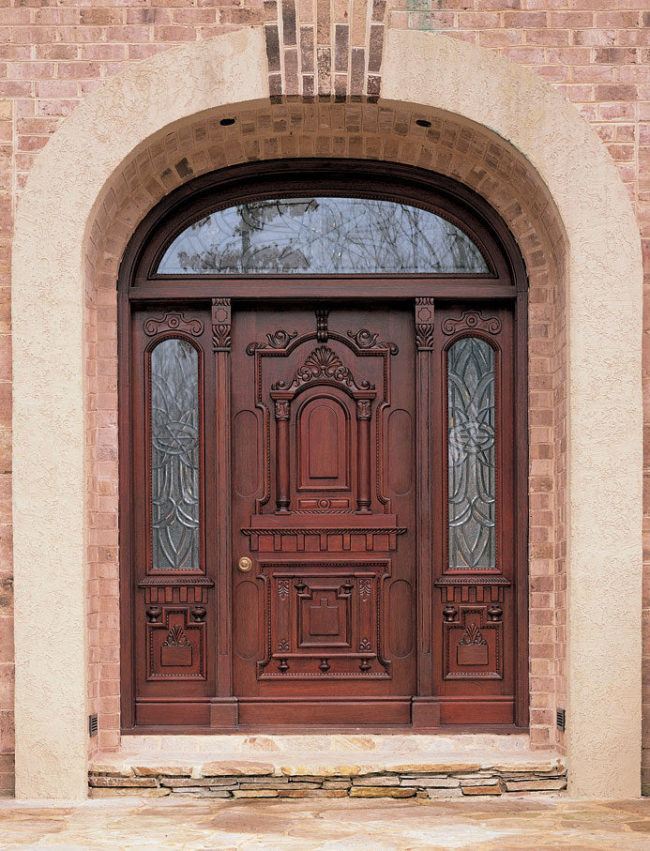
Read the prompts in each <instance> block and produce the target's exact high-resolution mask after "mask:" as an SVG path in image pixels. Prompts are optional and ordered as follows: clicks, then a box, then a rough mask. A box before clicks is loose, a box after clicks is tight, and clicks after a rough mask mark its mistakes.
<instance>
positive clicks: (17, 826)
mask: <svg viewBox="0 0 650 851" xmlns="http://www.w3.org/2000/svg"><path fill="white" fill-rule="evenodd" d="M370 846H372V847H373V848H375V849H410V848H430V849H437V848H440V849H455V848H470V847H471V848H472V849H473V851H476V849H486V850H487V849H494V851H496V849H503V848H529V849H537V848H570V849H572V850H573V849H584V848H608V849H613V848H616V849H619V848H638V849H649V848H650V800H645V799H643V800H633V801H617V802H610V801H606V802H605V801H599V802H594V801H575V800H570V799H568V798H566V797H562V798H559V797H556V796H551V795H548V797H545V798H543V799H540V798H535V799H534V800H532V799H531V798H526V797H523V796H521V797H513V796H510V797H508V799H507V800H503V799H487V800H486V799H480V800H477V799H476V798H473V799H472V800H458V801H444V802H443V801H428V800H414V799H410V800H407V801H400V800H389V801H385V800H384V801H375V800H350V799H344V800H338V799H333V800H314V801H280V800H259V799H257V800H249V801H241V802H232V801H230V802H227V801H220V800H206V799H203V800H196V801H186V800H183V801H182V802H181V801H178V800H175V799H171V800H170V799H169V798H165V799H160V800H156V799H151V798H148V799H147V798H138V797H135V796H129V797H127V798H119V799H116V798H114V799H103V800H92V801H85V802H83V803H78V804H62V803H59V802H53V803H43V802H37V803H35V802H16V801H13V800H9V799H7V800H3V801H0V847H2V848H8V849H11V848H25V847H35V848H67V849H87V848H110V849H120V848H128V849H145V848H146V849H150V848H157V849H158V848H160V849H163V848H183V849H220V848H233V849H275V848H288V849H293V848H295V849H301V851H308V849H344V851H347V849H351V851H354V849H361V848H363V849H366V851H367V849H368V847H370Z"/></svg>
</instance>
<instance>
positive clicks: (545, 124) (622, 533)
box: [383, 31, 643, 797]
mask: <svg viewBox="0 0 650 851" xmlns="http://www.w3.org/2000/svg"><path fill="white" fill-rule="evenodd" d="M433 69H435V71H434V70H433ZM383 74H384V77H383V79H384V84H383V94H384V95H385V97H386V98H395V99H396V100H397V99H400V100H407V101H415V102H420V103H426V104H433V105H435V106H437V107H439V108H441V109H445V110H448V111H450V112H459V113H460V114H462V115H464V116H466V117H467V118H470V119H472V120H473V121H476V122H478V123H480V124H483V125H485V126H487V127H489V128H490V129H492V130H494V131H495V132H496V133H498V134H499V135H500V136H502V137H503V138H505V139H506V140H507V141H509V142H510V143H511V144H512V145H514V147H515V148H517V149H518V150H519V151H520V152H521V153H523V154H524V156H525V157H526V158H527V159H528V161H529V162H530V164H531V167H532V168H534V169H535V170H536V171H537V172H538V174H539V175H540V177H541V178H542V180H543V181H544V182H545V184H546V186H547V188H548V189H549V192H550V195H551V197H552V198H553V200H554V202H555V205H556V206H557V209H558V212H559V214H560V217H561V219H562V222H563V225H564V228H565V231H566V241H567V248H568V253H567V263H568V269H567V276H568V293H567V310H568V317H567V323H568V335H569V337H568V382H569V386H568V400H569V435H568V437H569V439H568V446H567V461H568V471H567V472H568V518H567V520H568V553H567V556H568V558H567V564H568V583H569V585H568V607H569V613H568V654H569V659H568V687H569V705H568V707H567V709H568V717H567V722H568V731H567V732H568V735H567V744H568V761H569V766H570V770H569V777H570V789H571V791H572V792H573V793H574V794H576V795H587V796H593V797H614V796H616V795H619V796H621V797H624V796H626V795H638V794H639V783H640V780H639V776H640V753H641V675H640V671H641V566H642V560H641V506H642V502H641V499H642V491H641V471H642V431H641V429H642V419H641V410H642V399H641V313H642V303H641V298H642V293H641V286H642V280H643V274H642V266H641V247H640V239H639V233H638V228H637V225H636V222H635V219H634V214H633V210H632V206H631V204H630V202H629V200H628V197H627V194H626V190H625V188H624V186H623V183H622V182H621V180H620V179H619V176H618V173H617V171H616V168H615V166H614V163H613V161H612V160H611V158H610V157H609V155H608V153H607V152H606V150H605V148H604V147H603V145H602V144H601V142H600V140H599V139H598V137H597V136H596V134H595V133H594V131H593V130H592V129H591V128H590V127H589V125H588V124H587V122H586V121H584V120H583V119H582V118H581V117H580V115H579V113H578V112H577V110H576V109H575V107H573V106H572V105H571V104H570V103H569V102H568V101H566V100H564V99H563V98H562V97H561V96H560V95H559V94H558V93H557V92H556V91H555V90H554V89H553V88H551V86H549V85H547V84H545V83H544V82H542V81H541V80H540V79H539V78H538V77H537V76H535V75H534V74H533V73H531V72H530V71H528V70H527V69H524V68H522V67H520V66H515V65H513V64H511V63H509V62H507V61H506V60H504V59H501V58H499V57H497V56H495V55H494V54H492V53H489V52H487V51H481V50H478V49H477V48H475V47H474V46H472V45H469V44H466V43H464V42H461V41H457V40H453V39H448V38H445V37H443V36H434V35H430V34H427V33H412V32H400V31H391V32H389V34H388V42H387V49H386V54H385V58H384V65H383Z"/></svg>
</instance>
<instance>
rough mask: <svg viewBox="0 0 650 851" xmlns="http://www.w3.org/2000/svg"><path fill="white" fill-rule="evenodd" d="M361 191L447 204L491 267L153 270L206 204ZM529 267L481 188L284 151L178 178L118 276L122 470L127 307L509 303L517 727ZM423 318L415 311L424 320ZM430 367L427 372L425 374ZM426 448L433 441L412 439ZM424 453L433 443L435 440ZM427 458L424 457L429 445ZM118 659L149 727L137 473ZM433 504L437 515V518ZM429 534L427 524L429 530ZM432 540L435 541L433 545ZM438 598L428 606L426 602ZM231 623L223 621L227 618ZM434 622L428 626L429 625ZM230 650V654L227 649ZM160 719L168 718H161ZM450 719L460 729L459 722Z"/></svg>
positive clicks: (125, 488)
mask: <svg viewBox="0 0 650 851" xmlns="http://www.w3.org/2000/svg"><path fill="white" fill-rule="evenodd" d="M319 190H320V192H321V194H334V195H335V194H340V195H348V196H351V195H357V196H359V197H376V198H382V199H389V200H398V201H402V202H408V203H412V204H415V205H416V206H421V207H423V208H425V209H429V210H432V211H433V212H437V213H439V214H440V213H442V214H444V216H445V217H446V218H447V219H450V220H451V221H452V222H453V223H454V224H456V225H458V226H459V227H461V229H463V230H465V231H466V232H468V233H469V235H470V236H471V238H472V239H473V240H474V241H475V242H476V243H477V244H478V245H479V246H480V247H481V249H482V251H483V253H484V255H485V256H486V259H487V260H488V264H489V266H490V268H491V273H490V274H488V275H458V274H453V275H449V274H434V275H422V274H417V275H409V276H405V275H382V276H378V275H375V276H369V275H337V276H333V275H329V276H325V275H305V276H300V277H299V278H298V276H293V277H291V276H286V275H284V276H283V275H246V276H244V275H228V276H217V275H212V276H209V275H202V276H197V277H196V278H195V279H192V278H191V276H189V275H183V276H176V278H174V276H168V275H166V276H159V275H156V274H155V273H153V272H152V269H153V268H154V267H155V264H156V263H157V261H158V259H159V257H160V253H161V251H162V249H163V247H164V246H165V245H166V244H167V243H168V241H169V240H170V238H171V237H172V236H173V235H175V234H177V233H178V232H179V231H180V230H182V229H183V228H184V227H186V226H187V225H188V224H189V223H190V222H191V221H193V220H196V219H198V218H200V217H201V215H202V214H205V213H206V212H207V211H208V210H214V209H215V208H218V207H219V206H222V207H223V206H228V205H230V204H232V203H233V202H234V201H242V200H254V199H258V198H260V197H268V196H269V195H275V196H281V195H283V194H284V195H285V196H286V195H289V194H300V193H302V194H307V193H313V194H316V193H317V192H318V191H319ZM527 286H528V282H527V275H526V271H525V266H524V262H523V259H522V256H521V253H520V251H519V249H518V246H517V245H516V242H515V240H514V238H513V236H512V235H511V233H510V231H509V230H508V228H507V226H506V225H505V223H504V222H503V220H502V219H501V218H500V217H499V216H498V214H497V213H496V212H495V211H494V210H493V209H492V208H491V207H490V206H489V205H488V204H487V203H486V202H485V201H484V200H483V199H482V198H480V196H478V195H476V194H475V193H474V192H473V191H471V190H470V189H468V188H467V187H465V186H463V185H462V184H459V183H456V182H455V181H453V180H451V179H449V178H446V177H443V176H442V175H438V174H435V173H433V172H429V171H425V170H423V169H418V168H414V167H407V166H403V165H399V164H392V163H384V162H374V161H366V160H359V161H357V160H315V159H308V160H279V161H269V162H264V163H255V164H245V165H241V166H234V167H232V168H228V169H224V170H222V171H218V172H214V173H211V174H208V175H204V176H202V177H199V178H196V179H195V180H193V181H190V182H189V183H187V184H185V185H183V186H182V187H179V188H178V189H177V190H175V191H174V192H172V193H170V195H169V196H167V197H166V198H165V199H163V200H162V201H161V202H160V203H159V204H158V205H156V207H155V208H154V209H153V210H151V211H150V213H149V214H148V215H147V216H146V217H145V219H144V220H143V221H142V222H141V223H140V225H139V226H138V227H137V228H136V230H135V233H134V235H133V237H132V239H131V241H130V242H129V245H128V247H127V250H126V252H125V255H124V258H123V261H122V264H121V266H120V271H119V276H118V406H119V408H118V428H119V447H120V450H119V466H120V471H128V470H129V469H130V466H131V459H132V435H131V427H130V423H131V421H132V419H131V417H132V411H131V389H130V381H131V369H132V364H131V357H130V353H131V314H132V309H133V307H134V306H144V305H150V306H151V307H154V306H162V305H163V304H164V303H165V302H173V303H175V304H183V303H185V304H188V305H189V304H190V303H202V304H204V305H207V304H210V303H212V304H213V305H214V303H215V300H222V299H226V300H228V308H229V309H230V306H231V301H230V300H232V304H233V306H234V307H235V308H236V305H237V303H238V302H246V303H248V304H250V303H251V302H254V301H257V300H259V299H263V300H264V301H270V300H287V299H290V300H291V301H294V302H301V301H304V302H307V301H308V302H309V303H311V304H313V302H314V301H318V300H319V299H320V300H323V299H327V300H336V301H342V302H345V301H348V300H354V301H357V302H358V301H362V300H363V299H364V298H373V299H374V298H378V297H380V298H381V299H382V301H390V300H395V301H399V302H402V303H404V302H409V303H411V304H412V305H413V306H414V307H415V308H417V306H419V305H422V304H424V303H425V301H426V302H429V301H431V300H432V302H431V303H432V305H435V302H436V301H455V302H458V301H471V302H472V303H473V304H476V303H484V304H486V305H487V304H490V303H500V304H511V305H512V309H513V314H514V323H515V364H514V369H515V387H514V415H515V434H516V440H515V446H514V453H515V458H514V467H515V498H514V504H515V514H516V516H515V530H516V540H515V573H516V591H515V593H516V600H515V608H516V625H515V627H516V637H515V648H516V671H515V684H516V685H515V725H516V726H517V727H521V728H525V727H527V726H528V708H529V679H528V677H529V674H528V655H529V638H528V611H529V599H528V382H527V372H528V369H527V367H528V352H527V323H528V303H527ZM416 324H417V318H416ZM215 356H216V358H217V374H218V376H219V381H221V382H222V385H223V387H224V388H228V386H229V385H228V382H229V372H230V371H229V364H228V358H229V354H228V352H227V348H226V347H223V348H222V349H221V350H220V351H219V350H215ZM427 363H428V357H427V349H426V346H424V347H422V348H421V349H419V350H418V352H417V355H416V370H417V379H416V380H417V382H418V386H419V387H421V388H422V392H417V391H416V409H420V413H419V416H420V417H422V410H423V409H424V408H425V407H426V399H428V398H429V395H430V392H431V389H430V386H429V385H430V375H431V372H430V368H429V369H428V368H427ZM427 376H428V377H427ZM217 417H218V420H217V428H218V429H219V431H220V433H222V434H224V438H225V442H224V446H225V447H226V449H225V450H224V451H225V452H226V453H227V451H229V450H228V448H227V447H228V443H227V433H228V427H227V426H228V414H227V412H225V411H222V412H221V414H219V413H218V414H217ZM416 450H417V453H418V458H421V457H423V456H422V455H421V452H423V451H425V447H423V446H419V445H418V447H416ZM427 451H428V450H427ZM427 457H428V455H427ZM224 460H226V461H227V459H225V456H224V459H221V462H219V461H217V478H218V482H219V487H220V488H223V489H224V490H223V492H229V490H230V488H229V481H230V479H229V463H224ZM425 467H426V465H424V464H421V463H418V465H417V476H418V480H417V489H418V490H417V493H418V496H417V502H418V505H419V506H420V510H419V515H418V524H417V525H418V529H417V552H418V553H419V559H418V566H417V571H416V574H417V582H418V586H419V587H422V586H421V585H420V584H419V583H420V582H426V581H427V577H428V576H431V564H430V563H431V556H427V555H426V553H427V552H429V553H430V552H431V546H430V537H429V536H430V526H431V522H430V521H429V520H426V519H425V517H424V515H426V514H427V510H426V508H425V507H426V506H427V505H430V503H431V499H432V492H431V480H430V476H429V474H428V470H427V469H425ZM119 495H120V518H119V533H120V630H121V642H120V667H121V727H122V732H123V733H129V732H138V733H140V732H146V730H147V729H148V728H147V727H143V726H138V727H136V726H135V715H134V708H135V665H134V664H133V659H134V652H135V647H134V645H133V634H134V607H133V581H134V561H133V560H134V552H133V529H132V521H131V515H132V509H133V504H134V493H133V487H132V479H131V476H130V475H124V474H123V472H122V473H121V475H120V483H119ZM223 502H224V503H228V504H227V505H224V506H223V508H222V509H221V514H220V516H219V517H218V522H219V525H220V526H221V524H222V523H223V524H224V525H223V527H222V528H226V529H229V528H230V519H229V518H230V502H229V500H224V501H223ZM431 516H432V515H431V513H430V512H429V517H431ZM427 527H428V528H429V532H427V533H426V534H425V529H426V528H427ZM224 537H225V538H226V539H227V543H226V544H224V545H223V546H222V549H221V551H220V553H219V556H220V567H219V570H220V583H221V584H222V585H223V594H224V596H223V597H222V599H224V600H229V599H230V589H229V578H230V562H231V553H230V536H229V535H227V536H224ZM427 547H428V549H427ZM429 608H430V607H429ZM222 621H223V625H221V622H222ZM219 623H220V626H219V627H218V631H219V630H221V632H220V633H219V638H218V641H219V643H220V644H221V642H225V643H228V642H229V636H230V631H231V612H230V608H228V610H227V611H226V617H222V618H219ZM430 626H431V625H430V624H429V629H430ZM426 628H427V616H426V615H425V613H423V612H421V611H419V610H418V614H417V623H416V635H417V640H418V650H420V648H419V642H420V636H421V635H423V634H424V630H425V629H426ZM425 655H426V654H423V653H421V652H418V654H417V670H418V674H417V682H418V689H417V691H418V694H417V695H414V700H413V716H414V724H413V726H419V727H422V728H429V727H435V726H437V725H436V714H437V713H439V709H436V707H435V699H433V698H432V696H431V673H430V665H429V667H427V663H426V662H425ZM222 658H223V657H222ZM230 670H231V665H230V664H226V665H225V666H224V668H223V671H219V672H218V675H217V676H218V686H217V694H216V695H215V699H214V701H213V704H214V707H215V708H214V710H213V717H214V722H215V726H218V727H220V726H222V724H223V726H224V727H230V728H232V727H233V726H235V725H236V698H233V697H232V685H231V674H230ZM155 729H161V728H155ZM165 729H166V730H168V731H173V732H179V733H180V732H189V731H190V729H193V730H194V731H196V730H197V729H198V730H200V731H203V732H206V731H207V732H209V731H210V728H190V727H187V726H183V727H181V726H179V727H171V728H169V727H167V728H165ZM448 729H456V728H455V727H452V728H448Z"/></svg>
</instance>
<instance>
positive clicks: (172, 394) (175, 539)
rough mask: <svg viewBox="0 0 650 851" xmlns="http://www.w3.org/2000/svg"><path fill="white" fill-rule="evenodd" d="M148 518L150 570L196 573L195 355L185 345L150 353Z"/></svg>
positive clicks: (172, 343) (170, 343)
mask: <svg viewBox="0 0 650 851" xmlns="http://www.w3.org/2000/svg"><path fill="white" fill-rule="evenodd" d="M151 518H152V553H153V558H152V562H153V563H152V566H153V569H154V570H169V569H175V570H198V569H199V567H200V553H199V355H198V352H197V350H196V349H195V348H194V346H192V345H191V344H190V343H188V342H187V341H186V340H176V339H172V340H163V342H162V343H159V344H158V345H157V346H156V348H155V349H153V351H152V352H151Z"/></svg>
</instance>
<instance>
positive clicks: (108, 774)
mask: <svg viewBox="0 0 650 851" xmlns="http://www.w3.org/2000/svg"><path fill="white" fill-rule="evenodd" d="M317 769H318V773H313V774H312V773H309V768H307V767H304V766H300V767H280V766H275V765H272V764H266V763H251V762H207V763H203V764H201V765H193V766H192V765H162V764H154V763H151V764H149V765H137V764H134V765H117V764H116V765H111V764H105V765H100V764H96V765H94V766H93V767H92V769H91V771H90V774H89V785H90V796H91V797H92V798H101V797H114V796H119V795H141V796H142V795H144V796H148V797H156V798H158V797H167V796H170V795H173V796H181V797H192V798H221V799H226V798H227V799H231V800H239V799H246V798H289V799H291V798H421V799H448V798H460V797H463V796H478V795H490V796H499V795H503V794H506V795H507V794H509V793H531V794H537V793H549V792H550V793H559V792H561V791H562V790H564V789H566V782H567V780H566V766H565V765H564V763H563V762H562V760H560V759H557V760H551V761H545V762H539V763H529V764H519V765H517V764H516V763H515V764H507V763H504V764H495V765H486V764H480V763H449V764H442V763H441V764H435V765H433V764H428V765H408V766H406V765H405V766H390V767H387V768H385V769H378V768H377V767H375V766H373V767H369V768H367V769H364V768H363V767H359V766H322V765H320V766H318V767H317Z"/></svg>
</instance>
